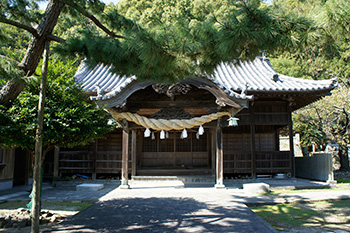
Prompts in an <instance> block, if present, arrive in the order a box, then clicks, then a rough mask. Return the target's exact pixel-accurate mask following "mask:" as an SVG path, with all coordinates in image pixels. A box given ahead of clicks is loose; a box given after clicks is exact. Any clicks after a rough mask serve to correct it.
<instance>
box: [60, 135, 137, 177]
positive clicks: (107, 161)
mask: <svg viewBox="0 0 350 233" xmlns="http://www.w3.org/2000/svg"><path fill="white" fill-rule="evenodd" d="M130 137H131V135H130ZM130 147H131V145H130V146H129V151H130V150H131V148H130ZM58 163H59V173H60V174H70V175H71V174H76V173H83V174H88V175H90V174H91V176H95V175H94V174H120V173H121V168H122V134H121V132H118V131H116V132H114V133H110V134H107V135H105V137H104V138H102V139H98V140H97V141H96V142H94V143H91V144H89V145H86V146H81V147H75V148H73V149H65V148H61V149H60V150H59V161H58ZM131 163H132V160H131V153H129V167H130V169H131Z"/></svg>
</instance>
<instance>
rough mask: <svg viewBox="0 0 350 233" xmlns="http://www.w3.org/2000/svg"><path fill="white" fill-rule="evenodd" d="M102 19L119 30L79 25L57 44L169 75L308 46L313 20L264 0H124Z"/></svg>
mask: <svg viewBox="0 0 350 233" xmlns="http://www.w3.org/2000/svg"><path fill="white" fill-rule="evenodd" d="M100 20H101V21H103V22H104V23H105V24H106V25H108V26H109V27H110V28H111V29H112V30H113V31H114V32H115V33H117V34H118V35H120V36H121V38H106V37H105V36H104V34H102V33H101V32H100V31H91V30H80V31H79V32H78V33H77V34H75V35H72V37H71V38H68V39H67V43H64V44H62V45H60V46H59V47H58V48H56V51H58V52H60V53H61V54H65V55H71V56H76V55H79V56H84V57H86V58H88V62H89V63H90V64H91V65H92V66H93V65H96V64H97V63H100V62H102V63H104V64H106V65H113V67H114V70H115V72H117V73H119V74H125V75H128V76H131V75H135V76H137V77H138V78H139V79H141V80H149V79H152V80H155V81H158V82H165V83H169V82H175V81H177V80H180V79H184V78H186V77H189V76H193V75H202V74H204V73H212V72H213V69H214V68H215V67H216V65H217V64H219V63H220V62H232V61H234V60H251V59H254V58H255V57H256V56H257V55H259V54H261V52H263V51H275V50H276V49H282V48H292V47H296V46H297V47H303V44H304V43H305V39H304V38H305V37H307V34H308V33H310V31H312V30H313V21H312V20H310V19H308V18H306V17H297V16H296V15H295V14H294V15H293V14H292V13H290V12H288V13H285V12H284V11H279V8H278V7H275V6H272V5H271V6H270V5H267V4H264V3H262V2H261V1H260V0H249V1H248V0H238V1H233V0H223V1H214V0H209V1H203V0H154V1H150V0H141V1H137V0H130V1H120V2H119V3H118V4H117V5H110V6H107V7H106V8H105V10H104V12H103V14H102V16H101V17H100Z"/></svg>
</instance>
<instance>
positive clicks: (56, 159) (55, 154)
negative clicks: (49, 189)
mask: <svg viewBox="0 0 350 233" xmlns="http://www.w3.org/2000/svg"><path fill="white" fill-rule="evenodd" d="M59 162H60V148H59V147H55V149H54V152H53V178H54V179H58V175H59V173H58V172H59Z"/></svg>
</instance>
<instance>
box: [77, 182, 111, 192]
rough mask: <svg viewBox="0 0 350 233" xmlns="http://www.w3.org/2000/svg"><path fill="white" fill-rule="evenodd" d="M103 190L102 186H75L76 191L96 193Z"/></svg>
mask: <svg viewBox="0 0 350 233" xmlns="http://www.w3.org/2000/svg"><path fill="white" fill-rule="evenodd" d="M103 188H104V184H79V185H77V186H76V190H77V191H98V190H101V189H103Z"/></svg>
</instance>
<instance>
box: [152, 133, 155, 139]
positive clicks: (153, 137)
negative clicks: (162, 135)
mask: <svg viewBox="0 0 350 233" xmlns="http://www.w3.org/2000/svg"><path fill="white" fill-rule="evenodd" d="M154 139H156V137H155V136H154V132H152V140H154Z"/></svg>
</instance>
